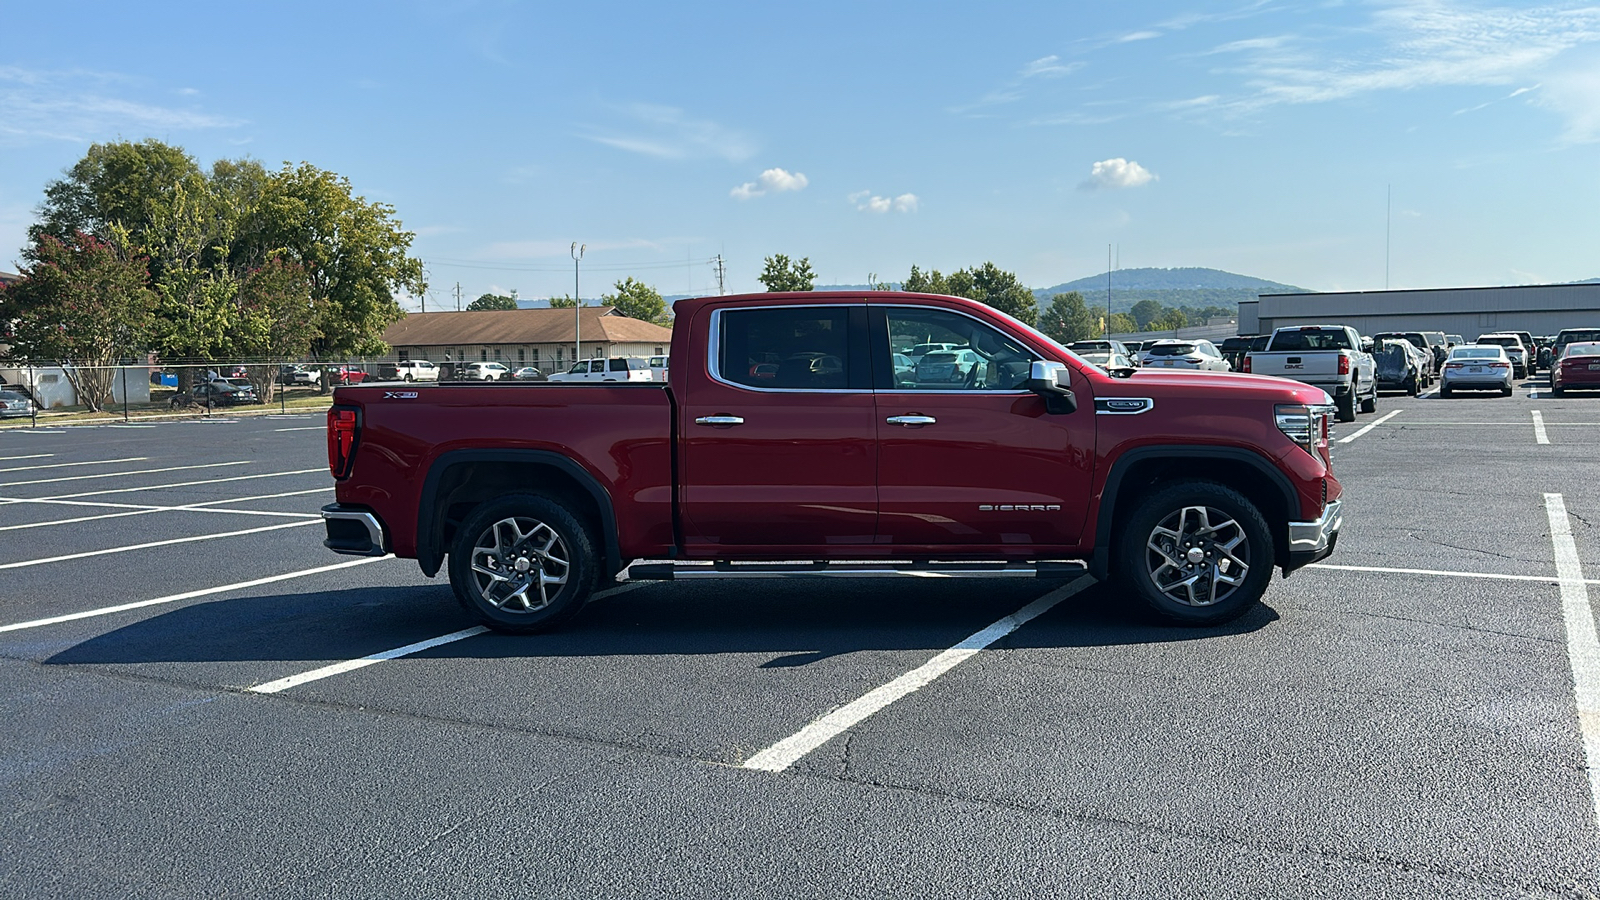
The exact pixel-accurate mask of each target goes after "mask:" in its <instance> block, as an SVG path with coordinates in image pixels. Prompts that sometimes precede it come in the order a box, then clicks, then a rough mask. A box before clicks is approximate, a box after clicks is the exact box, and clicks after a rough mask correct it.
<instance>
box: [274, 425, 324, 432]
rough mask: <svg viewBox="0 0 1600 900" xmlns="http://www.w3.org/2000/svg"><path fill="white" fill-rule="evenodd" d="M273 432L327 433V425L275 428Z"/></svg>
mask: <svg viewBox="0 0 1600 900" xmlns="http://www.w3.org/2000/svg"><path fill="white" fill-rule="evenodd" d="M272 430H273V431H327V430H328V427H327V426H326V425H302V426H300V427H299V428H274V429H272Z"/></svg>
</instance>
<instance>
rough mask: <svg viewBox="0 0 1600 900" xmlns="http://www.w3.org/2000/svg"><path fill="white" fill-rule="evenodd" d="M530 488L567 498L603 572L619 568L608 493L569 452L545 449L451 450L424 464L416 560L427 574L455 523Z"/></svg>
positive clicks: (437, 562) (439, 561)
mask: <svg viewBox="0 0 1600 900" xmlns="http://www.w3.org/2000/svg"><path fill="white" fill-rule="evenodd" d="M518 492H532V493H538V494H543V495H545V496H548V497H551V498H553V499H557V500H564V501H566V502H567V503H568V504H569V505H570V506H571V507H572V510H573V514H574V515H575V516H577V517H578V519H579V520H581V521H583V522H585V523H586V524H587V525H589V526H590V527H591V528H593V529H594V534H595V536H596V538H597V539H598V540H599V542H600V545H601V551H602V554H603V556H604V558H605V565H606V572H605V575H606V576H607V577H609V576H611V575H615V574H616V573H617V572H619V571H621V570H622V561H621V555H620V549H619V542H618V539H617V520H616V511H615V510H614V509H613V507H612V503H611V494H610V492H608V491H607V490H606V488H605V486H604V485H603V484H601V483H600V481H599V480H598V479H597V478H595V477H594V476H593V475H592V474H590V473H589V471H588V470H586V469H584V468H583V467H582V466H580V465H578V463H577V462H576V461H574V460H573V459H572V458H570V457H567V456H563V455H562V454H560V453H556V452H554V451H550V450H452V451H449V452H447V453H443V454H440V456H439V458H438V459H436V460H434V462H433V465H431V466H429V467H428V474H427V476H426V477H425V478H424V479H423V482H422V493H421V495H420V497H419V498H418V503H417V563H418V564H419V565H421V567H422V571H423V574H425V575H428V576H429V577H432V576H433V575H435V574H437V573H438V571H439V568H440V566H441V565H442V564H443V562H444V556H445V552H446V548H448V547H449V546H450V542H451V541H452V540H453V539H454V536H455V529H456V527H458V526H459V525H460V524H461V523H462V522H463V521H465V520H466V518H467V516H469V515H471V514H472V510H473V509H475V508H477V507H478V506H479V505H480V504H482V503H484V502H486V501H488V500H492V499H494V498H495V497H499V496H503V495H505V494H510V493H518Z"/></svg>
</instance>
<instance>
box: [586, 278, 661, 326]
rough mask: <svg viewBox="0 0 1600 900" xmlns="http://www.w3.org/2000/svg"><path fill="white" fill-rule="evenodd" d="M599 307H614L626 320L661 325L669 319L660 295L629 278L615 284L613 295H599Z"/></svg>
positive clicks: (651, 288)
mask: <svg viewBox="0 0 1600 900" xmlns="http://www.w3.org/2000/svg"><path fill="white" fill-rule="evenodd" d="M600 305H601V306H614V307H616V309H617V312H619V313H621V314H623V315H625V316H627V317H628V318H630V319H640V320H643V321H645V322H657V323H661V322H666V321H668V320H669V319H670V318H671V317H670V316H669V315H668V313H667V301H665V300H663V299H661V293H660V292H659V291H657V290H656V289H655V288H653V287H651V286H650V285H648V284H645V283H644V282H642V281H634V280H633V278H632V277H631V276H630V277H628V278H624V279H623V280H621V281H619V282H617V292H616V293H615V294H603V295H601V297H600Z"/></svg>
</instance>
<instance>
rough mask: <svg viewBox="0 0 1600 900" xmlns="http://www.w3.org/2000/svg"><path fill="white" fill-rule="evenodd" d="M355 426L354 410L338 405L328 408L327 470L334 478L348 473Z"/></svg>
mask: <svg viewBox="0 0 1600 900" xmlns="http://www.w3.org/2000/svg"><path fill="white" fill-rule="evenodd" d="M357 427H358V426H357V424H356V411H355V410H353V409H341V408H339V407H334V408H333V409H330V410H328V471H330V472H332V473H333V477H335V478H343V477H345V476H346V475H349V474H350V463H351V462H352V461H353V460H354V453H353V451H354V450H355V446H356V429H357Z"/></svg>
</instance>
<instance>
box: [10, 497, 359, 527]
mask: <svg viewBox="0 0 1600 900" xmlns="http://www.w3.org/2000/svg"><path fill="white" fill-rule="evenodd" d="M324 490H331V488H318V489H317V491H316V492H321V491H324ZM296 493H301V492H296ZM306 493H314V492H306ZM266 496H269V497H270V496H275V495H272V494H268V495H266ZM255 499H261V498H257V497H239V498H230V499H227V500H207V501H205V502H203V503H186V504H184V505H182V506H139V505H137V504H132V503H85V502H83V501H79V500H43V501H36V502H38V503H40V504H41V505H51V506H54V505H58V504H59V505H62V506H100V507H120V508H122V509H123V511H122V512H114V513H100V514H99V515H96V516H78V517H76V518H71V519H51V520H50V521H48V522H25V523H23V524H21V525H0V531H22V530H25V529H28V528H46V527H49V526H51V525H76V524H78V523H80V522H98V521H100V520H101V519H125V518H127V517H128V516H148V515H150V514H151V513H158V512H202V513H221V514H223V515H230V516H271V517H274V518H279V519H283V518H289V519H320V518H322V514H321V513H303V512H279V511H276V510H266V509H213V508H211V507H213V506H214V505H216V504H219V503H240V502H243V501H245V500H255ZM28 502H30V501H27V500H9V499H6V498H3V497H0V503H5V504H9V505H15V504H23V503H28Z"/></svg>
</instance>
